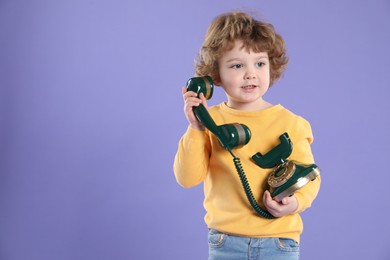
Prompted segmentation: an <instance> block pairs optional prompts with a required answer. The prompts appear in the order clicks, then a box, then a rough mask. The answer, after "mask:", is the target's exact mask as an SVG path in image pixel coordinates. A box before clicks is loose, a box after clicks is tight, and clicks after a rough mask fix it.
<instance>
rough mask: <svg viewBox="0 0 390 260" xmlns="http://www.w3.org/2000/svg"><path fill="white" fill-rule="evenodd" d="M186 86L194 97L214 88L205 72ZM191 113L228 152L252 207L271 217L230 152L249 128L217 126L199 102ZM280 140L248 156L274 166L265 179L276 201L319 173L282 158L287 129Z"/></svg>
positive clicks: (247, 134) (287, 150)
mask: <svg viewBox="0 0 390 260" xmlns="http://www.w3.org/2000/svg"><path fill="white" fill-rule="evenodd" d="M186 88H187V91H193V92H195V93H197V95H198V97H199V95H200V93H203V95H204V96H205V98H206V99H210V98H211V97H212V94H213V91H214V83H213V81H212V79H211V77H209V76H205V77H194V78H191V79H189V80H188V81H187V85H186ZM194 114H195V115H196V117H197V118H198V120H199V121H200V122H201V123H202V124H203V125H204V126H205V127H206V128H207V129H209V130H210V132H212V133H213V134H214V135H215V136H216V137H217V138H218V140H219V142H220V144H221V145H222V147H224V148H225V149H226V150H227V151H228V152H229V153H230V154H231V155H232V157H233V163H234V166H235V167H236V171H237V173H238V175H239V177H240V180H241V183H242V186H243V188H244V191H245V194H246V196H247V199H248V201H249V203H250V204H251V206H252V208H253V209H254V210H255V211H256V213H257V214H259V215H260V216H262V217H264V218H268V219H272V218H275V217H274V216H273V215H271V214H270V213H269V212H267V211H266V210H264V209H262V208H261V207H260V206H259V204H258V203H257V201H256V199H255V197H254V195H253V193H252V190H251V188H250V186H249V183H248V180H247V178H246V175H245V172H244V169H243V168H242V165H241V160H240V158H238V157H236V156H235V155H234V154H233V152H232V149H233V148H236V147H239V146H243V145H245V144H247V143H248V142H249V140H250V138H251V132H250V130H249V128H248V127H247V126H246V125H244V124H239V123H233V124H224V125H220V126H218V125H216V124H215V122H214V120H213V119H212V118H211V116H210V114H209V113H208V111H207V109H206V108H205V107H204V106H203V104H200V105H199V106H197V107H194ZM280 141H281V143H280V145H278V146H277V147H275V148H274V149H272V150H271V151H269V152H268V153H267V154H265V155H262V154H260V153H257V154H255V155H253V156H252V159H253V160H254V161H255V163H256V164H257V165H258V166H260V167H261V168H274V167H276V169H275V170H274V171H273V172H272V173H271V174H270V176H269V178H268V183H269V185H270V188H271V196H272V197H273V198H274V199H276V200H277V201H280V200H281V199H282V198H284V197H286V196H290V195H292V194H293V193H294V192H295V191H297V190H298V189H300V188H301V187H303V186H304V185H305V184H307V183H308V182H309V181H310V180H314V179H315V178H316V177H317V176H318V175H319V169H318V167H317V166H316V165H315V164H312V165H302V164H297V163H295V162H292V161H288V160H287V159H286V158H287V157H288V156H289V155H290V154H291V151H292V143H291V141H290V139H289V137H288V134H287V133H285V134H283V135H282V136H280Z"/></svg>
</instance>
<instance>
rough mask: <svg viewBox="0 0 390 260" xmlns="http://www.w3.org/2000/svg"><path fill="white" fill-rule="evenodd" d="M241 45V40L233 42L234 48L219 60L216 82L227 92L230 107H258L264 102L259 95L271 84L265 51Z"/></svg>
mask: <svg viewBox="0 0 390 260" xmlns="http://www.w3.org/2000/svg"><path fill="white" fill-rule="evenodd" d="M241 47H242V43H241V41H236V42H235V44H234V48H233V49H231V50H230V51H227V52H225V53H224V54H223V55H222V56H221V58H220V59H219V60H218V67H219V76H220V82H218V83H219V85H221V86H222V88H223V89H224V90H225V92H226V95H227V98H228V103H227V105H228V106H229V107H231V108H234V109H238V110H260V109H262V108H263V107H264V105H265V103H266V102H265V101H264V100H263V98H262V97H263V95H264V94H265V93H266V92H267V90H268V88H269V84H270V66H269V59H268V54H267V53H266V52H259V53H254V52H252V51H250V52H248V51H247V50H246V49H245V48H241Z"/></svg>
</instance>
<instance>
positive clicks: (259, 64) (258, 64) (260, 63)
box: [256, 62, 265, 67]
mask: <svg viewBox="0 0 390 260" xmlns="http://www.w3.org/2000/svg"><path fill="white" fill-rule="evenodd" d="M264 65H265V63H264V62H258V63H256V66H257V67H263V66H264Z"/></svg>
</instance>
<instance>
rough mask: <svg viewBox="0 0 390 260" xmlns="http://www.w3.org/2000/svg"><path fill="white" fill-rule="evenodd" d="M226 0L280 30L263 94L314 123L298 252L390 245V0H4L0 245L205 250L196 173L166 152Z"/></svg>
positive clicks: (200, 253)
mask: <svg viewBox="0 0 390 260" xmlns="http://www.w3.org/2000/svg"><path fill="white" fill-rule="evenodd" d="M232 10H244V11H251V12H255V13H257V14H258V16H259V17H261V18H263V19H265V20H266V21H268V22H271V23H273V24H274V25H275V27H276V29H277V30H278V31H279V32H280V33H281V34H282V35H283V37H284V39H285V40H286V43H287V47H288V52H289V57H290V63H289V66H288V69H287V71H286V73H285V75H284V77H283V79H282V80H280V81H279V82H277V84H276V85H275V86H274V87H273V88H272V89H271V90H270V91H269V92H268V93H267V96H266V99H268V100H269V101H271V102H273V103H275V104H277V103H281V104H282V105H284V106H285V107H287V108H289V109H291V110H292V111H294V112H296V113H298V114H300V115H302V116H304V117H305V118H306V119H308V120H309V121H310V122H311V124H312V128H313V133H314V136H315V142H314V143H313V146H312V148H313V152H314V154H315V158H316V162H317V164H318V165H319V166H320V167H321V169H322V180H323V181H322V187H321V191H320V193H319V196H318V198H317V200H316V201H315V203H314V204H313V206H312V208H311V209H309V210H308V211H306V212H305V213H304V214H303V215H302V216H303V220H304V223H305V229H304V233H303V235H302V245H301V259H303V260H305V259H316V260H321V259H324V260H328V259H373V260H374V259H375V260H384V259H390V249H389V245H388V244H389V243H388V237H389V234H390V221H389V219H390V209H389V208H390V207H389V206H390V203H389V195H390V192H389V188H388V187H389V184H388V183H389V182H390V177H389V170H388V169H387V167H386V165H387V163H388V157H389V146H390V137H389V131H390V124H389V123H390V117H389V115H388V113H389V111H390V103H389V101H388V99H389V93H390V92H389V80H388V77H389V68H390V65H389V61H390V51H389V46H390V1H388V0H373V1H362V0H354V1H352V0H349V1H336V0H330V1H318V0H313V1H303V0H296V1H280V0H276V1H264V0H257V1H249V0H248V1H236V0H231V1H205V0H199V1H179V0H176V1H175V0H167V1H150V0H143V1H124V0H110V1H108V0H100V1H98V0H78V1H74V0H69V1H53V0H52V1H49V0H46V1H45V0H36V1H27V0H26V1H22V0H12V1H11V0H1V1H0V259H1V260H26V259H29V260H46V259H47V260H49V259H50V260H53V259H55V260H63V259H64V260H65V259H66V260H69V259H72V260H85V259H94V260H100V259H115V260H121V259H187V260H191V259H206V258H207V228H206V226H205V224H204V222H203V215H204V209H203V206H202V199H203V189H202V186H201V185H200V186H197V187H195V188H192V189H184V188H181V187H180V186H179V185H178V184H177V183H176V181H175V178H174V175H173V171H172V163H173V158H174V155H175V152H176V148H177V143H178V141H179V139H180V137H181V135H182V134H183V133H184V131H185V130H186V128H187V122H186V119H185V117H184V114H183V112H182V110H183V103H182V96H181V92H180V88H181V86H182V85H184V84H185V82H186V81H187V79H188V78H189V77H191V76H192V75H193V61H194V58H195V56H196V53H197V51H198V49H199V47H200V44H201V42H202V40H203V37H204V34H205V31H206V29H207V26H208V24H209V23H210V21H211V20H212V19H213V18H214V17H215V16H216V15H218V14H220V13H222V12H226V11H232ZM223 100H224V95H223V93H222V90H221V89H216V91H215V95H214V97H213V99H212V100H211V101H210V102H209V104H211V105H215V104H218V103H219V102H221V101H223Z"/></svg>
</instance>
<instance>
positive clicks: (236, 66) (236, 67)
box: [231, 64, 242, 69]
mask: <svg viewBox="0 0 390 260" xmlns="http://www.w3.org/2000/svg"><path fill="white" fill-rule="evenodd" d="M231 68H233V69H239V68H242V64H234V65H232V66H231Z"/></svg>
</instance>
